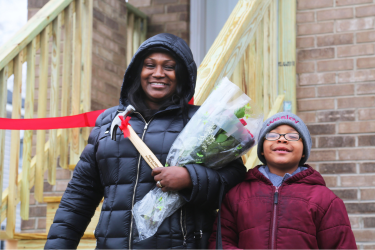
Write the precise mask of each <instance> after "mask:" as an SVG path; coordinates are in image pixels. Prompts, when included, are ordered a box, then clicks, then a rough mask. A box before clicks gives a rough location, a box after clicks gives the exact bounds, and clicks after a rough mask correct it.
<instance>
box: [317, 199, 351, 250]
mask: <svg viewBox="0 0 375 250" xmlns="http://www.w3.org/2000/svg"><path fill="white" fill-rule="evenodd" d="M317 241H318V246H319V249H357V245H356V242H355V238H354V234H353V231H352V229H351V227H350V221H349V217H348V213H347V212H346V209H345V205H344V202H343V201H342V200H341V199H340V198H337V197H336V198H335V199H334V200H332V202H331V205H330V206H329V208H328V210H327V212H326V213H325V215H324V217H323V218H322V221H321V222H320V226H319V229H318V231H317Z"/></svg>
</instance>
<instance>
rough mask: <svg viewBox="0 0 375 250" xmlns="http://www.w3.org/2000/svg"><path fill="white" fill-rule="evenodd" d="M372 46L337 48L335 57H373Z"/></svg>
mask: <svg viewBox="0 0 375 250" xmlns="http://www.w3.org/2000/svg"><path fill="white" fill-rule="evenodd" d="M373 54H374V45H373V44H361V45H349V46H341V47H337V57H348V56H363V55H373Z"/></svg>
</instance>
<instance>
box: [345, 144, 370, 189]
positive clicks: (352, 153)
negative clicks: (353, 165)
mask: <svg viewBox="0 0 375 250" xmlns="http://www.w3.org/2000/svg"><path fill="white" fill-rule="evenodd" d="M338 153H339V159H340V160H343V161H345V160H348V161H353V160H375V148H351V149H340V150H339V151H338ZM374 176H375V175H374ZM349 179H350V178H349ZM361 186H362V185H361Z"/></svg>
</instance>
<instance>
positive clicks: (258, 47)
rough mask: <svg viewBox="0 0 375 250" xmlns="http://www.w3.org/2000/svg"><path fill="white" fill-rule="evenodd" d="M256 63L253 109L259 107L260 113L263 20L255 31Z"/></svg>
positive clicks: (261, 109) (261, 103) (261, 102)
mask: <svg viewBox="0 0 375 250" xmlns="http://www.w3.org/2000/svg"><path fill="white" fill-rule="evenodd" d="M255 47H256V59H255V61H256V63H255V70H256V73H255V82H256V83H255V84H256V102H255V103H256V107H253V108H254V109H255V108H256V109H259V110H260V111H261V112H262V113H263V112H264V110H263V106H264V103H263V84H264V79H263V20H262V21H261V22H260V23H259V25H258V29H257V31H256V46H255Z"/></svg>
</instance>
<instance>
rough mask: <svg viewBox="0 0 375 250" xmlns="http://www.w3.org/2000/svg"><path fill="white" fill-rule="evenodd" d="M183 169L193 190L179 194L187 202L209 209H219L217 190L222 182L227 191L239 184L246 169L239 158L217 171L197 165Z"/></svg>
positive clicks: (189, 165)
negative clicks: (186, 171)
mask: <svg viewBox="0 0 375 250" xmlns="http://www.w3.org/2000/svg"><path fill="white" fill-rule="evenodd" d="M185 167H186V169H187V170H188V171H189V174H190V177H191V180H192V183H193V188H192V189H191V190H183V191H180V194H181V195H182V196H183V197H184V198H185V200H186V201H187V202H189V203H192V204H195V205H196V206H200V207H205V208H209V209H218V208H219V207H218V203H219V190H220V186H221V185H222V181H223V182H224V183H225V191H228V190H230V189H231V188H232V187H234V186H235V185H237V184H238V183H240V182H241V181H242V180H243V179H244V178H245V174H246V167H245V165H244V164H243V162H242V159H241V158H239V159H237V160H235V161H233V162H231V163H229V164H228V165H227V166H226V167H224V168H221V169H219V170H213V169H210V168H207V167H204V166H202V165H199V164H188V165H186V166H185ZM221 180H222V181H221Z"/></svg>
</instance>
